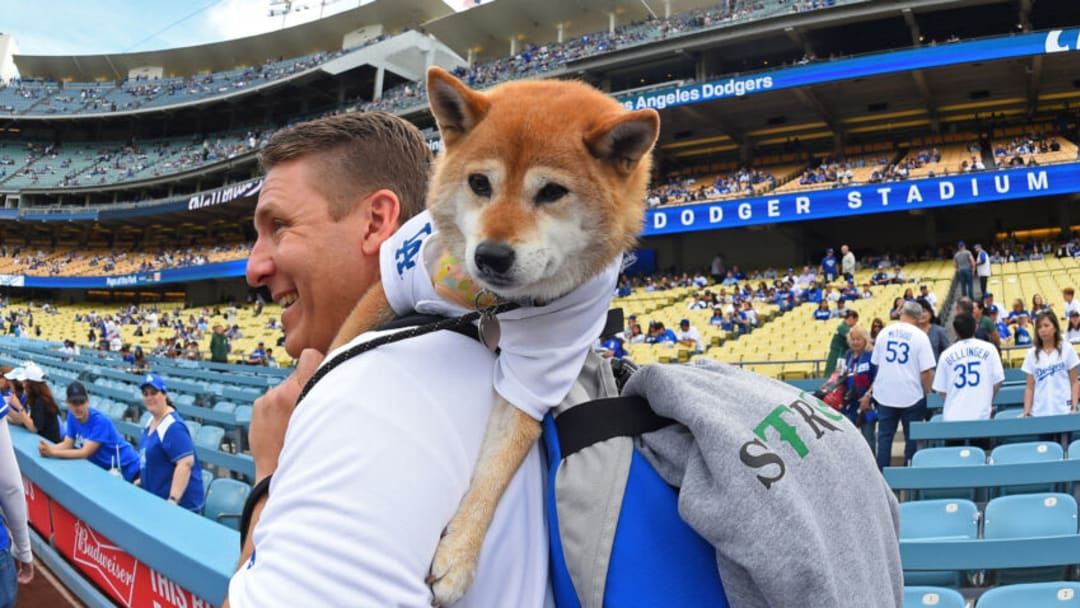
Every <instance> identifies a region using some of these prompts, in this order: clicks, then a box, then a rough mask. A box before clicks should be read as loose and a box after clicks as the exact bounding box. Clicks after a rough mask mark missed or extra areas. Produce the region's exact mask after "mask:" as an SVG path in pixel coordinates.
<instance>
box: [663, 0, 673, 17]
mask: <svg viewBox="0 0 1080 608" xmlns="http://www.w3.org/2000/svg"><path fill="white" fill-rule="evenodd" d="M670 17H671V0H664V19H668V18H670Z"/></svg>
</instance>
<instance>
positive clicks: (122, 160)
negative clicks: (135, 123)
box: [0, 129, 273, 187]
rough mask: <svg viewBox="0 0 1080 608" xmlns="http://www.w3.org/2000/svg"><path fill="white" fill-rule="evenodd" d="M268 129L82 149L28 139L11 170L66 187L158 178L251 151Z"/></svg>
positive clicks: (32, 181) (38, 181)
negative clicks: (19, 162)
mask: <svg viewBox="0 0 1080 608" xmlns="http://www.w3.org/2000/svg"><path fill="white" fill-rule="evenodd" d="M272 133H273V130H271V129H251V130H248V131H247V132H246V133H243V134H239V133H238V134H235V135H225V136H224V137H223V136H218V137H215V138H212V139H211V138H209V137H197V138H195V139H194V140H192V141H190V142H188V143H182V142H179V141H177V140H160V141H151V142H147V143H145V144H144V143H141V142H137V141H134V140H133V141H129V142H127V143H124V144H115V145H109V144H105V145H96V146H86V147H85V148H84V149H83V150H78V149H74V150H67V149H65V148H64V147H63V146H56V145H54V144H41V143H34V142H31V143H27V144H26V156H25V157H24V159H23V161H22V162H23V167H22V168H21V169H16V170H15V171H14V173H15V175H21V176H24V177H25V178H27V181H28V182H29V184H30V185H44V186H48V185H60V186H65V187H74V186H88V185H104V184H110V183H115V182H121V181H127V180H132V179H142V178H147V177H160V176H162V175H168V174H172V173H178V172H181V171H186V170H189V169H194V168H197V167H200V166H203V165H209V164H213V163H217V162H220V161H223V160H228V159H231V158H235V157H237V156H240V155H242V154H247V153H250V152H254V151H256V150H258V149H259V148H260V147H261V146H262V144H263V143H264V142H265V141H266V140H267V139H269V137H270V135H271V134H272ZM73 145H74V144H73ZM15 164H16V162H15V160H14V159H12V158H11V157H10V156H5V159H4V160H0V165H15ZM0 171H3V173H2V174H0V177H3V176H4V175H6V174H7V172H6V170H5V169H3V167H0Z"/></svg>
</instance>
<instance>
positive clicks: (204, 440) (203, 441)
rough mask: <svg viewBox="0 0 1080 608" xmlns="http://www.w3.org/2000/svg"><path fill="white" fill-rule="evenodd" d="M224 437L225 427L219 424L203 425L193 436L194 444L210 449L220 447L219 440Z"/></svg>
mask: <svg viewBox="0 0 1080 608" xmlns="http://www.w3.org/2000/svg"><path fill="white" fill-rule="evenodd" d="M224 437H225V429H223V428H221V427H220V426H211V425H208V424H205V425H203V426H202V427H201V428H200V429H199V434H198V435H196V436H195V445H196V446H198V447H201V448H207V449H210V450H218V449H220V448H221V440H222V439H223V438H224Z"/></svg>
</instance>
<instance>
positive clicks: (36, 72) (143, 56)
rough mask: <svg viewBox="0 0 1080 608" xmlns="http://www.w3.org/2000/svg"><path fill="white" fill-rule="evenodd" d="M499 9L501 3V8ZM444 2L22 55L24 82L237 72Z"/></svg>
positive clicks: (335, 45) (411, 21) (411, 1)
mask: <svg viewBox="0 0 1080 608" xmlns="http://www.w3.org/2000/svg"><path fill="white" fill-rule="evenodd" d="M496 4H497V3H496ZM452 12H453V11H452V9H450V7H448V6H447V5H446V4H445V3H443V2H442V0H378V1H376V2H371V3H369V4H365V5H363V6H360V7H357V8H354V9H351V10H348V11H344V12H341V13H337V14H335V15H332V16H330V17H325V18H323V19H319V20H316V21H312V22H309V23H305V24H302V25H297V26H295V27H290V28H286V29H282V30H278V31H274V32H269V33H266V34H259V35H256V36H248V37H245V38H237V39H235V40H227V41H225V42H216V43H212V44H200V45H196V46H189V47H181V48H173V49H164V50H159V51H146V52H140V53H112V54H105V55H16V56H15V64H16V65H17V66H18V68H19V74H20V75H21V76H22V77H23V78H44V79H52V80H57V81H61V80H71V81H77V82H90V81H95V80H122V79H124V78H127V75H128V72H129V71H130V70H132V69H134V68H139V67H146V66H160V67H161V68H163V70H164V74H165V76H167V77H168V76H186V75H190V74H196V73H200V72H215V71H225V70H231V69H233V68H236V67H238V66H247V65H259V64H261V63H263V62H264V61H266V60H267V59H269V58H277V57H279V56H280V57H300V56H303V55H308V54H311V53H315V52H318V51H334V50H339V49H340V48H341V44H342V39H343V37H344V36H345V34H347V33H349V32H352V31H355V30H357V29H359V28H361V27H364V26H370V25H382V26H383V29H384V31H387V32H396V31H399V30H401V29H404V28H407V27H414V26H416V25H418V24H421V23H425V22H428V21H431V20H433V19H438V18H440V17H443V16H445V15H448V14H450V13H452Z"/></svg>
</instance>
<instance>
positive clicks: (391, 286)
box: [379, 211, 622, 420]
mask: <svg viewBox="0 0 1080 608" xmlns="http://www.w3.org/2000/svg"><path fill="white" fill-rule="evenodd" d="M433 235H435V225H434V224H433V223H432V222H431V216H430V214H429V213H428V212H427V211H424V212H423V213H421V214H419V215H417V216H416V217H414V218H412V219H411V220H409V221H408V222H406V223H405V225H403V226H402V227H401V228H399V229H398V231H397V232H396V233H394V236H392V237H390V238H389V239H387V240H386V242H384V243H383V245H382V249H381V250H380V251H379V266H380V271H381V275H382V284H383V290H384V291H385V292H386V298H387V300H388V301H389V302H390V307H391V308H393V309H394V312H395V313H397V314H399V315H404V314H407V313H409V312H411V311H416V312H419V313H424V314H436V315H445V316H458V315H461V314H464V313H466V312H469V311H468V310H466V309H465V308H463V307H461V306H460V305H458V304H454V303H451V302H447V301H445V300H443V299H442V298H441V297H440V296H439V295H438V294H437V293H436V292H435V288H434V286H433V285H432V279H431V276H432V275H431V270H430V268H434V267H435V265H436V263H437V261H438V258H439V256H440V255H441V253H442V250H441V242H440V240H439V239H438V238H437V237H436V238H432V237H433ZM621 269H622V257H621V256H620V257H619V259H616V260H614V261H613V262H612V263H611V264H609V265H608V267H607V268H605V269H604V271H603V272H601V273H600V274H599V275H597V276H595V277H593V278H592V279H590V280H589V281H588V282H586V283H585V284H584V285H582V286H581V287H579V288H577V289H575V290H574V291H572V292H570V293H569V294H567V295H565V296H563V297H561V298H559V299H557V300H553V301H552V302H549V303H547V304H546V305H544V306H522V307H521V308H518V309H516V310H511V311H509V312H505V313H503V314H501V315H499V324H500V333H501V336H500V339H499V348H500V349H501V351H502V352H501V354H500V355H499V359H498V364H497V365H496V367H495V390H496V391H498V393H499V394H500V395H502V396H503V398H504V399H506V400H507V401H509V402H510V403H512V404H514V406H515V407H517V408H518V409H520V410H521V411H523V412H525V413H526V414H528V415H529V416H531V417H533V418H535V419H536V420H540V419H541V418H543V417H544V414H545V413H546V412H547V411H548V410H549V409H551V408H553V407H555V406H556V405H558V404H559V403H561V402H562V400H563V399H564V398H565V397H566V395H567V393H569V392H570V387H571V386H573V384H574V380H576V379H577V377H578V373H580V372H581V366H582V365H583V364H584V362H585V355H586V354H587V353H588V352H589V349H590V348H591V347H592V345H593V343H594V342H596V339H597V338H599V337H600V333H601V332H602V331H603V330H604V324H605V323H606V322H607V311H608V308H610V307H611V298H612V296H613V294H614V292H615V285H616V283H617V282H618V279H619V272H620V270H621Z"/></svg>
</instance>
